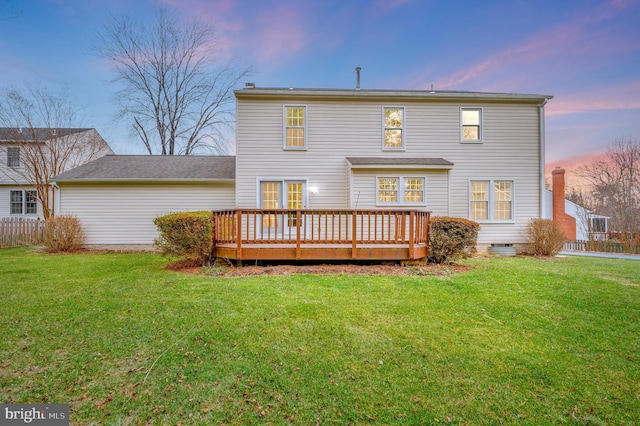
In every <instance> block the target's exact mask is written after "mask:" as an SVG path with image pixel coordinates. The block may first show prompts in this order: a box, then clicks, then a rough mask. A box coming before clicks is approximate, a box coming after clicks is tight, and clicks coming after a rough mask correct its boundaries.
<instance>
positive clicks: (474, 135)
mask: <svg viewBox="0 0 640 426" xmlns="http://www.w3.org/2000/svg"><path fill="white" fill-rule="evenodd" d="M460 140H461V141H462V142H482V108H460Z"/></svg>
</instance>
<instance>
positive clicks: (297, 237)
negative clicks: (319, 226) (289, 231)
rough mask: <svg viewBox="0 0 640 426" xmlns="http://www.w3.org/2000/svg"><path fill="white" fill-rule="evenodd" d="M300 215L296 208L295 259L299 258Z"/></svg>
mask: <svg viewBox="0 0 640 426" xmlns="http://www.w3.org/2000/svg"><path fill="white" fill-rule="evenodd" d="M301 219H302V218H301V217H300V210H296V260H300V253H301V252H300V238H301V237H300V230H301V226H300V223H301V222H302V220H301Z"/></svg>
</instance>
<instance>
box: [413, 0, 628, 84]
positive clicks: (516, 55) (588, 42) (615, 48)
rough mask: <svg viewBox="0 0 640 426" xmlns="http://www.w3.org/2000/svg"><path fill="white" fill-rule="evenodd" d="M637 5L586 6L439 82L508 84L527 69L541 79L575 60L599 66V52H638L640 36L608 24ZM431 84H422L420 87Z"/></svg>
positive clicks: (620, 0)
mask: <svg viewBox="0 0 640 426" xmlns="http://www.w3.org/2000/svg"><path fill="white" fill-rule="evenodd" d="M633 5H634V3H633V1H629V0H612V1H610V2H607V3H604V4H603V5H602V6H600V7H599V8H594V9H588V8H585V9H584V11H583V12H580V13H579V14H577V15H576V16H575V17H574V18H573V19H572V20H570V21H568V22H561V23H559V24H557V25H555V26H554V27H551V28H545V29H543V30H541V31H540V32H538V33H537V34H534V35H533V36H531V37H530V38H528V39H526V40H524V41H523V42H522V43H520V44H516V45H513V46H511V47H507V48H506V49H503V50H499V51H495V52H493V53H492V54H490V55H489V56H488V57H486V59H483V60H481V61H479V62H476V63H473V64H471V65H470V66H468V67H466V68H463V69H460V70H459V71H457V72H454V73H453V74H452V75H451V76H449V77H446V78H441V79H438V80H437V85H438V87H441V88H445V89H459V88H460V87H464V86H465V85H466V86H469V85H472V86H474V90H480V89H481V88H480V87H479V86H483V87H482V90H487V89H489V88H491V87H496V86H499V87H502V88H503V90H504V88H505V78H507V79H513V80H514V82H517V81H518V79H517V78H516V79H514V78H513V76H514V75H526V79H527V80H528V81H529V82H530V81H531V78H530V76H531V74H532V73H535V74H536V75H537V78H538V79H542V78H543V77H546V78H553V76H554V73H557V72H558V70H562V68H563V67H565V66H566V67H568V66H569V65H571V66H572V67H573V66H575V62H581V63H585V66H587V65H590V66H594V63H593V61H594V58H599V60H600V61H605V60H607V58H614V57H616V56H617V55H621V54H623V53H631V52H637V50H638V49H640V39H637V38H629V37H627V36H625V34H623V33H619V32H617V28H616V27H615V26H608V27H607V26H603V24H604V23H606V21H608V20H610V19H612V17H614V16H617V15H620V14H624V13H626V9H627V8H629V7H631V6H633ZM541 64H542V65H541ZM595 65H596V66H601V65H602V63H597V64H595ZM426 85H427V84H425V83H423V82H421V83H419V84H418V86H420V87H421V88H426Z"/></svg>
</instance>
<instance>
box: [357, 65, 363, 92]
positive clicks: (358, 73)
mask: <svg viewBox="0 0 640 426" xmlns="http://www.w3.org/2000/svg"><path fill="white" fill-rule="evenodd" d="M361 69H362V68H360V67H356V90H360V70H361Z"/></svg>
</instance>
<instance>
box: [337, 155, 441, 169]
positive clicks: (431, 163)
mask: <svg viewBox="0 0 640 426" xmlns="http://www.w3.org/2000/svg"><path fill="white" fill-rule="evenodd" d="M347 161H348V162H349V163H351V165H352V166H373V167H376V166H427V167H442V168H450V167H452V166H453V163H452V162H451V161H447V160H445V159H444V158H397V157H347Z"/></svg>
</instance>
